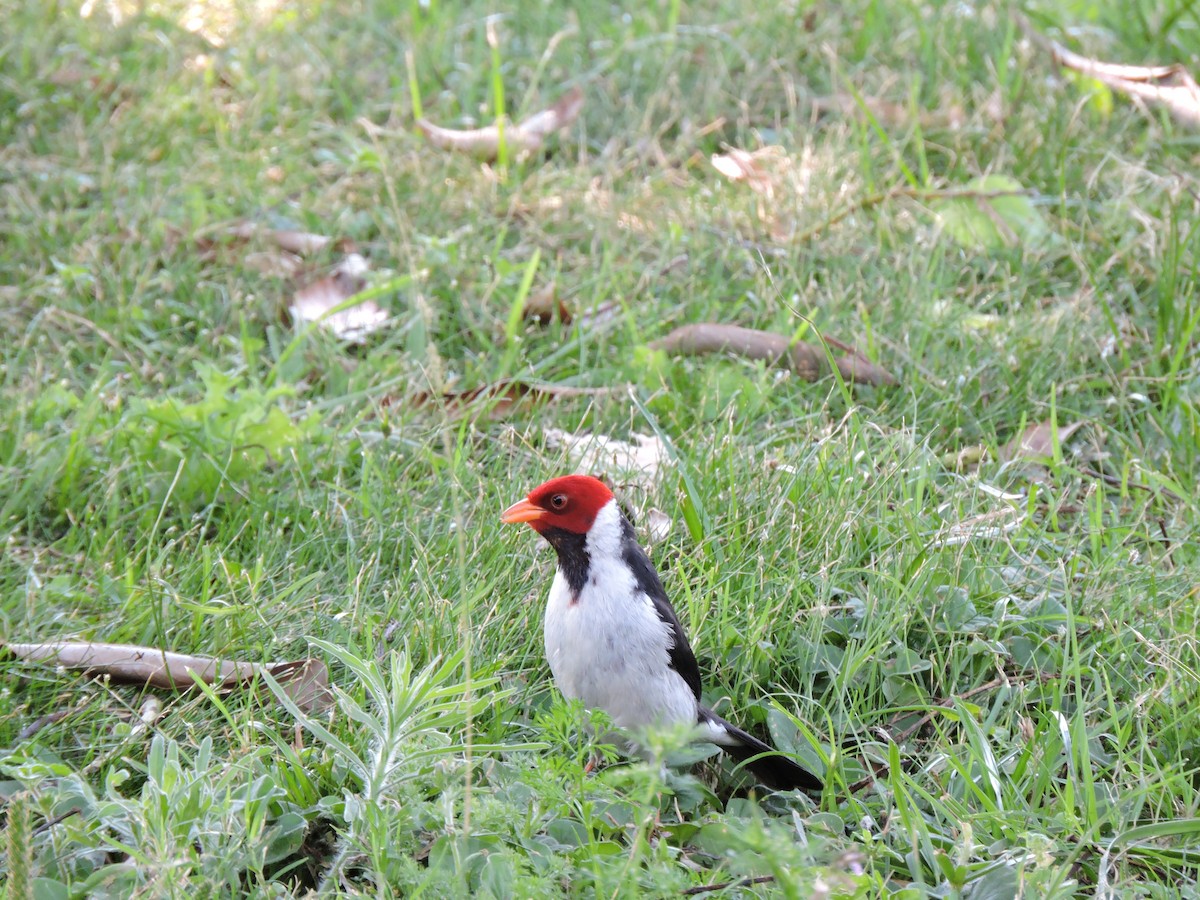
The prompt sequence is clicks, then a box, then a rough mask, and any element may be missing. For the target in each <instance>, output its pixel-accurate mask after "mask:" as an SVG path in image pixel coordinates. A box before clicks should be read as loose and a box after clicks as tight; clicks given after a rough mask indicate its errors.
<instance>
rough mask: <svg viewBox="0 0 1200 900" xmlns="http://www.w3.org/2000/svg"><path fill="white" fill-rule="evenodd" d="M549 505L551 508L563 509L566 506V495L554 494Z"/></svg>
mask: <svg viewBox="0 0 1200 900" xmlns="http://www.w3.org/2000/svg"><path fill="white" fill-rule="evenodd" d="M550 505H551V506H553V507H554V508H555V509H562V508H563V507H565V506H566V505H567V495H566V494H555V495H554V496H553V497H551V498H550Z"/></svg>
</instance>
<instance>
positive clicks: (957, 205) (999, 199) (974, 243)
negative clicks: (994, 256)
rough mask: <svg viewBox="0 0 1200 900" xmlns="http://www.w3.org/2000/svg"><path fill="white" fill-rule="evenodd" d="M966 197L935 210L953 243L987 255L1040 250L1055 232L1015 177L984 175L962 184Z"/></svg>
mask: <svg viewBox="0 0 1200 900" xmlns="http://www.w3.org/2000/svg"><path fill="white" fill-rule="evenodd" d="M963 189H964V192H965V193H966V195H965V196H961V197H953V198H951V199H948V200H943V201H941V202H940V203H938V204H937V205H936V206H935V207H934V211H935V212H936V213H937V217H938V221H939V222H940V223H941V226H942V228H943V229H944V230H945V232H946V234H948V235H950V237H951V239H952V240H954V241H955V243H957V244H959V245H960V246H962V247H965V248H966V249H968V250H975V251H978V252H983V253H989V252H994V251H998V250H1004V249H1008V248H1013V247H1020V248H1022V249H1025V250H1030V251H1038V250H1041V249H1042V248H1043V247H1044V245H1045V244H1046V242H1047V241H1049V240H1050V239H1051V238H1052V237H1053V236H1054V232H1053V231H1052V230H1051V228H1050V225H1049V224H1048V223H1047V221H1046V217H1045V216H1044V215H1043V214H1042V211H1041V210H1040V209H1038V208H1037V206H1035V205H1034V202H1033V199H1032V198H1031V197H1030V196H1029V195H1028V193H1026V192H1025V188H1024V187H1023V186H1022V185H1021V183H1020V182H1019V181H1017V180H1016V179H1015V178H1010V177H1009V176H1007V175H984V176H983V177H981V178H976V179H974V180H973V181H970V182H968V183H967V184H966V185H964V188H963Z"/></svg>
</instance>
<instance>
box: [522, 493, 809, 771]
mask: <svg viewBox="0 0 1200 900" xmlns="http://www.w3.org/2000/svg"><path fill="white" fill-rule="evenodd" d="M501 520H502V521H504V522H509V523H511V522H527V523H528V524H529V525H530V526H531V527H532V528H533V530H534V531H536V532H537V533H538V534H540V535H541V536H542V537H544V538H545V539H546V540H547V541H548V542H549V543H550V546H552V547H553V548H554V550H555V552H556V553H557V554H558V571H557V573H555V576H554V583H553V584H552V585H551V587H550V601H549V603H548V604H547V606H546V635H545V637H546V656H547V657H548V658H549V661H550V671H551V672H553V673H554V681H555V683H557V684H558V688H559V690H561V691H562V692H563V694H564V695H565V696H566V697H567V698H569V699H574V698H579V699H580V700H582V701H583V702H584V704H585V705H586V706H589V707H595V708H599V709H602V710H604V711H605V712H607V713H608V714H609V716H611V717H612V720H613V721H614V722H615V723H616V724H617V725H620V726H623V727H626V728H636V727H640V726H646V725H660V726H662V725H675V724H680V723H688V724H692V723H695V724H697V725H698V726H699V728H700V737H701V739H703V740H707V741H711V742H712V743H714V744H716V745H717V746H718V747H720V748H721V749H722V750H724V751H725V752H726V753H728V754H730V755H731V756H732V757H733V758H734V759H736V760H738V761H739V762H743V763H745V764H746V765H747V767H748V768H749V769H750V770H751V771H752V772H753V773H754V774H755V775H756V776H757V777H758V778H759V779H760V780H761V781H762V782H763V783H764V784H766V785H767V786H769V787H773V788H776V789H779V790H791V789H794V788H801V789H803V790H806V791H818V790H820V789H821V781H820V779H818V778H817V777H816V776H814V775H812V774H811V773H809V772H808V771H806V770H805V769H803V768H801V767H800V766H798V765H797V764H796V763H794V762H792V760H790V759H788V758H787V757H785V756H780V755H779V754H778V753H777V752H776V751H775V750H774V749H773V748H771V747H770V746H768V745H767V744H764V743H763V742H762V741H760V740H759V739H758V738H756V737H754V736H752V735H749V734H747V733H746V732H744V731H742V730H741V729H740V728H738V727H737V726H735V725H732V724H730V723H729V722H726V721H725V720H724V719H722V718H721V717H720V716H718V715H717V714H716V713H714V712H713V711H712V710H710V709H708V708H706V707H705V706H703V705H701V703H700V667H699V666H698V665H697V663H696V656H695V654H694V653H692V648H691V646H690V645H689V644H688V640H687V637H686V636H685V635H684V633H683V627H682V626H681V625H680V624H679V617H678V616H676V615H675V610H674V609H672V608H671V603H670V601H669V600H668V599H667V593H666V591H665V590H663V586H662V582H661V581H660V580H659V578H658V573H657V572H656V571H655V570H654V565H653V563H651V562H650V558H649V557H648V556H647V555H646V551H645V550H643V549H642V548H641V547H640V546H639V545H638V542H637V540H636V539H635V538H634V536H633V526H632V525H630V524H629V520H628V519H626V518H625V516H624V515H623V514H622V513H621V510H620V508H619V507H618V506H617V501H616V500H615V499H614V498H613V494H612V491H610V490H609V489H608V488H607V487H605V485H604V484H603V483H602V482H601V481H599V480H597V479H595V478H591V477H590V476H587V475H566V476H564V477H562V478H555V479H552V480H551V481H547V482H546V483H545V484H543V485H541V486H539V487H536V488H534V489H533V491H531V492H530V494H529V496H528V497H527V498H526V499H524V500H519V501H518V502H516V503H514V504H513V505H512V506H510V507H509V508H508V509H506V510H505V511H504V514H503V515H502V516H501Z"/></svg>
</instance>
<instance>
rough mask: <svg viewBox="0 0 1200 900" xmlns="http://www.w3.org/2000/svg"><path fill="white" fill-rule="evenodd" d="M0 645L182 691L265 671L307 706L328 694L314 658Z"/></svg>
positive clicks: (245, 679)
mask: <svg viewBox="0 0 1200 900" xmlns="http://www.w3.org/2000/svg"><path fill="white" fill-rule="evenodd" d="M0 646H3V647H4V649H6V650H7V651H8V652H9V653H12V654H13V655H14V656H16V657H18V658H19V659H23V660H26V661H27V662H44V663H48V664H50V665H54V666H61V667H62V668H64V669H78V670H80V671H84V672H87V673H89V674H91V675H105V676H107V677H108V679H109V680H110V681H112V682H113V683H116V684H131V685H136V686H138V687H153V688H159V689H162V690H169V691H184V690H190V689H192V688H194V687H195V686H196V685H197V684H198V683H202V684H208V685H212V686H213V687H214V688H216V689H217V690H219V691H232V690H236V689H239V688H243V687H246V686H248V685H249V684H250V683H252V682H253V681H254V680H255V679H256V678H257V677H258V675H259V673H260V672H264V671H265V672H269V673H270V674H271V675H272V676H274V677H275V678H276V680H278V681H279V682H281V683H285V682H286V683H288V684H289V685H291V687H290V689H289V690H288V694H289V696H291V697H292V699H293V700H295V701H296V703H297V704H298V705H301V706H302V708H303V707H304V706H305V705H306V704H307V708H308V710H309V711H314V712H315V711H318V710H321V709H325V708H327V707H328V706H329V704H330V703H331V702H332V699H333V698H332V695H331V693H330V690H329V672H328V670H327V669H326V667H325V663H324V662H322V661H321V660H319V659H314V658H307V659H302V660H293V661H288V662H277V663H266V664H264V663H252V662H238V661H233V660H218V659H214V658H213V657H211V656H193V655H191V654H187V653H176V652H174V651H171V650H160V649H158V648H156V647H140V646H136V645H133V644H108V643H103V642H95V641H51V642H49V643H44V644H22V643H12V642H8V643H4V644H0ZM293 691H294V692H295V693H293Z"/></svg>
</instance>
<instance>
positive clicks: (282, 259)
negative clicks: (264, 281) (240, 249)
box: [242, 250, 302, 278]
mask: <svg viewBox="0 0 1200 900" xmlns="http://www.w3.org/2000/svg"><path fill="white" fill-rule="evenodd" d="M242 265H244V266H245V267H246V268H247V269H250V270H252V271H254V272H258V273H259V274H260V275H266V276H268V277H270V278H291V277H292V276H293V275H295V274H297V273H298V272H299V271H300V267H301V265H302V263H301V260H300V257H299V256H297V255H296V254H295V253H288V252H287V251H286V250H263V251H261V252H258V253H247V254H246V256H245V258H243V259H242Z"/></svg>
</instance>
